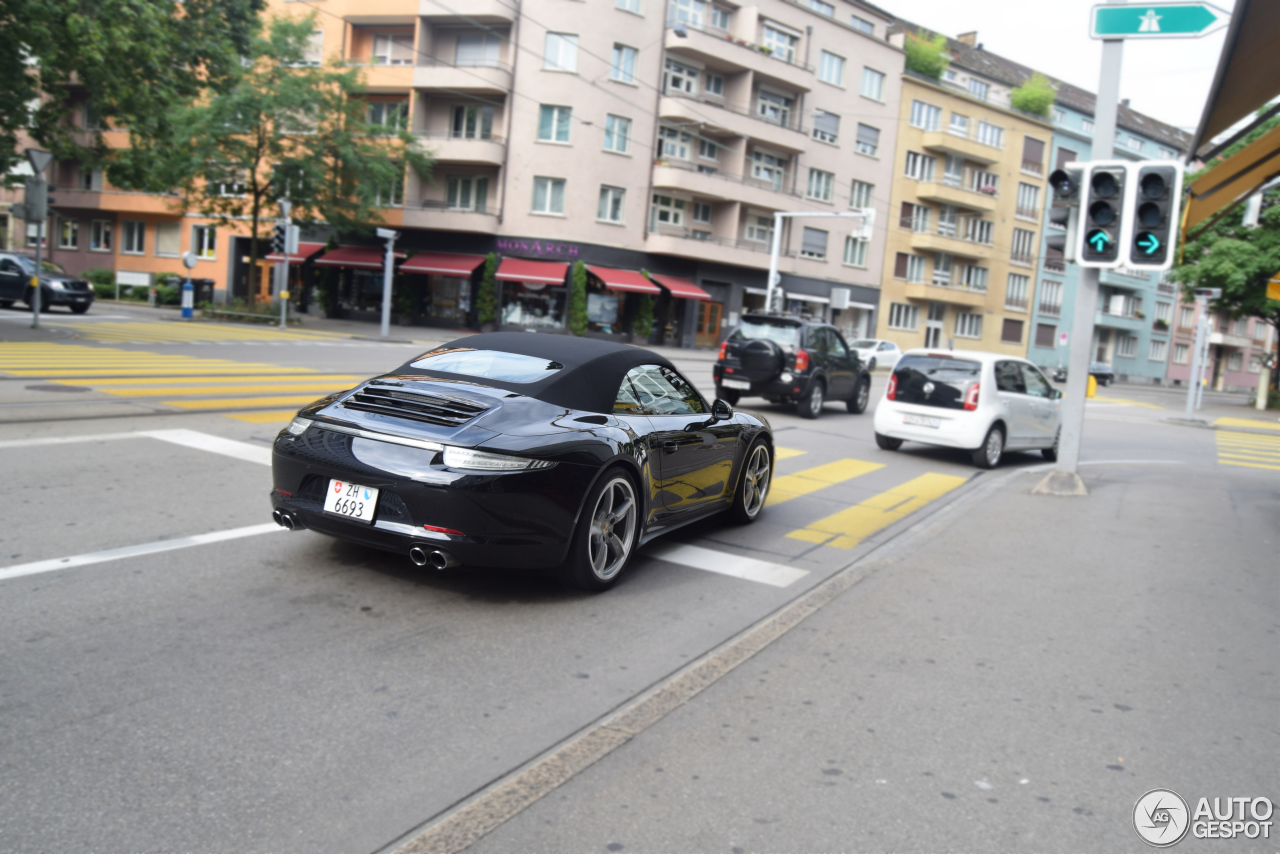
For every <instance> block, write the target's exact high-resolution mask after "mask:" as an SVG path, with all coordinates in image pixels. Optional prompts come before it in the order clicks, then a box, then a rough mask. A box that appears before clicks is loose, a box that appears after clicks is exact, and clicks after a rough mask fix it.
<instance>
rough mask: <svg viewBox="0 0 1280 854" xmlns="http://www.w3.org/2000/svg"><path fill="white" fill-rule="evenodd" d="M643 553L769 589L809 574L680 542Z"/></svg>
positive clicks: (788, 583)
mask: <svg viewBox="0 0 1280 854" xmlns="http://www.w3.org/2000/svg"><path fill="white" fill-rule="evenodd" d="M644 553H645V555H647V556H648V557H652V558H657V559H658V560H665V561H667V562H669V563H678V564H680V565H681V566H690V567H693V568H694V569H704V570H706V571H707V572H718V573H719V574H721V575H729V576H732V577H734V578H742V579H745V580H747V581H756V582H759V583H760V584H768V585H770V586H773V587H787V586H789V585H791V584H793V583H795V582H797V581H799V580H800V579H801V578H804V577H805V576H806V575H808V574H809V571H808V570H807V569H796V568H795V567H791V566H782V565H781V564H777V563H768V562H766V561H763V560H756V559H755V558H749V557H740V556H739V555H731V554H726V553H725V552H718V551H713V550H712V549H704V548H702V547H700V546H690V545H685V544H683V543H661V544H659V545H656V546H653V547H652V548H648V549H645V551H644Z"/></svg>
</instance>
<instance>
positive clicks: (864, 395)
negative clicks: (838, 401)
mask: <svg viewBox="0 0 1280 854" xmlns="http://www.w3.org/2000/svg"><path fill="white" fill-rule="evenodd" d="M870 401H871V377H863V378H862V379H861V380H859V381H858V388H857V389H856V390H855V391H854V392H853V397H851V398H849V399H848V400H846V401H845V402H844V405H845V408H846V409H848V410H849V412H850V413H852V414H854V415H861V414H862V413H864V412H866V411H867V404H868V403H869V402H870Z"/></svg>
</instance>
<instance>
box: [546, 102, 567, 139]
mask: <svg viewBox="0 0 1280 854" xmlns="http://www.w3.org/2000/svg"><path fill="white" fill-rule="evenodd" d="M572 120H573V107H552V106H548V105H546V104H543V105H542V108H541V110H540V112H539V114H538V141H539V142H568V141H569V125H570V123H571V122H572Z"/></svg>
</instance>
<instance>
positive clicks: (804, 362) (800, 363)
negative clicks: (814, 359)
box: [796, 349, 809, 373]
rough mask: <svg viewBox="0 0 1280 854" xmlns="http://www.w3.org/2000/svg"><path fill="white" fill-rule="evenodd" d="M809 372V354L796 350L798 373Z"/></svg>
mask: <svg viewBox="0 0 1280 854" xmlns="http://www.w3.org/2000/svg"><path fill="white" fill-rule="evenodd" d="M807 370H809V354H808V353H807V352H806V351H804V350H799V349H797V350H796V373H800V372H801V371H807Z"/></svg>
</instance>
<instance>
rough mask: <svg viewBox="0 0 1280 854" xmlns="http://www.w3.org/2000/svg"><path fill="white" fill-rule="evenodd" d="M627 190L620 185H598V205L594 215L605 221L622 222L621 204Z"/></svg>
mask: <svg viewBox="0 0 1280 854" xmlns="http://www.w3.org/2000/svg"><path fill="white" fill-rule="evenodd" d="M626 198H627V191H626V190H624V189H622V188H621V187H607V186H603V185H601V187H600V206H599V208H598V209H597V212H596V217H597V218H598V219H601V220H604V221H605V222H622V205H623V202H624V201H625V200H626Z"/></svg>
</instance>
